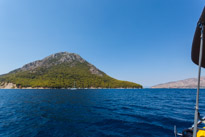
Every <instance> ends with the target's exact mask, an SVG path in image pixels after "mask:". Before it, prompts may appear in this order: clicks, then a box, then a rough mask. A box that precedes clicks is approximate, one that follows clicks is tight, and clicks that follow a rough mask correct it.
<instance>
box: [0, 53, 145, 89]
mask: <svg viewBox="0 0 205 137" xmlns="http://www.w3.org/2000/svg"><path fill="white" fill-rule="evenodd" d="M74 83H75V87H76V88H142V86H141V85H139V84H136V83H133V82H128V81H121V80H116V79H114V78H112V77H110V76H108V75H106V74H105V73H104V72H102V71H100V70H99V69H97V68H96V67H95V66H94V65H92V64H90V63H88V62H87V61H86V60H84V59H83V58H82V57H80V56H79V55H77V54H74V53H68V52H60V53H56V54H53V55H50V56H48V57H46V58H44V59H43V60H38V61H35V62H32V63H29V64H26V65H24V66H23V67H22V68H19V69H16V70H14V71H11V72H10V73H8V74H4V75H1V76H0V87H1V88H2V87H5V86H7V85H8V84H12V85H13V87H12V88H24V87H25V88H26V87H32V88H72V87H73V86H74Z"/></svg>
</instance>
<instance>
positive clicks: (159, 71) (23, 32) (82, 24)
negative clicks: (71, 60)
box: [0, 0, 205, 86]
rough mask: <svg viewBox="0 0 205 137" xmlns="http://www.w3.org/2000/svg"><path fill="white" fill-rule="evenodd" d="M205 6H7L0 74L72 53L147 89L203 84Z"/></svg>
mask: <svg viewBox="0 0 205 137" xmlns="http://www.w3.org/2000/svg"><path fill="white" fill-rule="evenodd" d="M204 5H205V1H204V0H18V1H17V0H0V63H1V67H0V74H4V73H7V72H9V71H11V70H13V69H16V68H19V67H22V66H23V65H24V64H26V63H29V62H31V61H35V60H39V59H42V58H44V57H46V56H48V55H50V54H53V53H56V52H60V51H67V52H73V53H77V54H79V55H81V56H82V57H83V58H84V59H86V60H87V61H88V62H90V63H91V64H93V65H95V66H96V67H97V68H99V69H101V70H102V71H104V72H105V73H106V74H108V75H110V76H112V77H114V78H117V79H120V80H127V81H133V82H137V83H140V84H143V85H144V86H152V85H155V84H159V83H164V82H169V81H175V80H181V79H185V78H190V77H196V76H197V66H196V65H194V64H193V63H192V62H191V56H190V55H191V44H192V38H193V35H194V31H195V27H196V23H197V21H198V18H199V16H200V14H201V12H202V9H203V7H204ZM202 74H203V71H202Z"/></svg>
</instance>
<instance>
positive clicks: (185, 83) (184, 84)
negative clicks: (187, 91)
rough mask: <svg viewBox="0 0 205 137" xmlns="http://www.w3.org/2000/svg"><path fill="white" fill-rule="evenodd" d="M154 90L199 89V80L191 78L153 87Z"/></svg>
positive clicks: (202, 81)
mask: <svg viewBox="0 0 205 137" xmlns="http://www.w3.org/2000/svg"><path fill="white" fill-rule="evenodd" d="M200 85H201V88H205V77H201V82H200ZM152 88H197V78H189V79H185V80H179V81H174V82H168V83H164V84H159V85H156V86H153V87H152Z"/></svg>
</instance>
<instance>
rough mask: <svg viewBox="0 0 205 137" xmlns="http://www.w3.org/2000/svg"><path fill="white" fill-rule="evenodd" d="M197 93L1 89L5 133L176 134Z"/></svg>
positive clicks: (203, 105)
mask: <svg viewBox="0 0 205 137" xmlns="http://www.w3.org/2000/svg"><path fill="white" fill-rule="evenodd" d="M195 95H196V90H195V89H92V90H91V89H87V90H73V91H72V90H57V89H56V90H54V89H52V90H49V89H48V90H47V89H46V90H26V89H24V90H23V89H22V90H20V89H19V90H3V89H1V90H0V136H2V137H47V136H51V137H70V136H74V137H104V136H109V137H124V136H126V137H172V136H174V134H173V126H174V125H177V127H178V130H179V131H181V130H183V129H184V128H188V127H190V126H191V125H192V124H193V119H194V105H195ZM200 112H201V115H205V90H201V92H200Z"/></svg>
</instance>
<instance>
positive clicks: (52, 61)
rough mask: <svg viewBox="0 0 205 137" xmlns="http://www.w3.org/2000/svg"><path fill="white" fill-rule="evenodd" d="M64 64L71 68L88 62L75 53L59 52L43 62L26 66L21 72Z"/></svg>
mask: <svg viewBox="0 0 205 137" xmlns="http://www.w3.org/2000/svg"><path fill="white" fill-rule="evenodd" d="M62 63H69V64H70V65H71V66H73V65H75V64H76V63H86V61H85V60H84V59H83V58H82V57H81V56H79V55H78V54H75V53H69V52H59V53H55V54H52V55H50V56H48V57H45V58H44V59H42V60H37V61H34V62H31V63H28V64H26V65H24V66H23V67H22V68H21V69H20V70H21V71H28V70H34V69H36V68H39V67H45V68H49V67H51V66H54V65H59V64H62Z"/></svg>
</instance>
